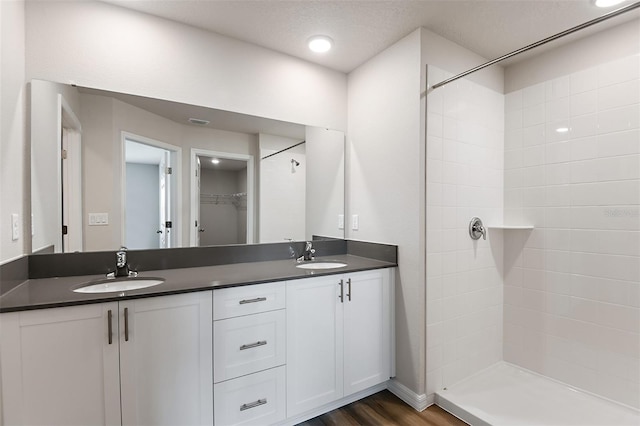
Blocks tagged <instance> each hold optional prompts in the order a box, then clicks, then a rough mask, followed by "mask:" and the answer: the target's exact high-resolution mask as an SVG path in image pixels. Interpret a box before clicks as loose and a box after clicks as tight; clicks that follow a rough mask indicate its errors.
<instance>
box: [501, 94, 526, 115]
mask: <svg viewBox="0 0 640 426" xmlns="http://www.w3.org/2000/svg"><path fill="white" fill-rule="evenodd" d="M504 108H505V110H509V111H511V110H515V109H521V108H522V90H516V91H515V92H511V93H507V94H506V95H505V96H504Z"/></svg>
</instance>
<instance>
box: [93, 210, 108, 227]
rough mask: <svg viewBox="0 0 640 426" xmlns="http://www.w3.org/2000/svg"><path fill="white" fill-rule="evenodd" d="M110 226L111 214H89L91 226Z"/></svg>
mask: <svg viewBox="0 0 640 426" xmlns="http://www.w3.org/2000/svg"><path fill="white" fill-rule="evenodd" d="M108 224H109V213H89V226H104V225H108Z"/></svg>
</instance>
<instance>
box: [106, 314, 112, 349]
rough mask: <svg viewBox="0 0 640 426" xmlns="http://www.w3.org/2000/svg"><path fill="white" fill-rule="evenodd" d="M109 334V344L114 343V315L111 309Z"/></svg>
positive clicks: (108, 321) (108, 315)
mask: <svg viewBox="0 0 640 426" xmlns="http://www.w3.org/2000/svg"><path fill="white" fill-rule="evenodd" d="M107 333H108V334H109V344H112V343H113V313H112V312H111V309H109V310H108V311H107Z"/></svg>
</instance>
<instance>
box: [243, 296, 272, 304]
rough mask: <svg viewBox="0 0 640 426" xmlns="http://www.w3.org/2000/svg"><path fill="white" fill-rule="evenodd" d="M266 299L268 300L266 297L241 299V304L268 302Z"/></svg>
mask: <svg viewBox="0 0 640 426" xmlns="http://www.w3.org/2000/svg"><path fill="white" fill-rule="evenodd" d="M266 301H267V298H266V297H256V298H255V299H245V300H241V301H240V302H239V303H240V304H241V305H246V304H247V303H256V302H266Z"/></svg>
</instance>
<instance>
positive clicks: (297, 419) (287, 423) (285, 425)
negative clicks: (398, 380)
mask: <svg viewBox="0 0 640 426" xmlns="http://www.w3.org/2000/svg"><path fill="white" fill-rule="evenodd" d="M388 383H389V382H384V383H380V384H379V385H376V386H373V387H370V388H367V389H365V390H363V391H360V392H356V393H354V394H352V395H349V396H347V397H345V398H341V399H339V400H337V401H333V402H330V403H329V404H325V405H323V406H322V407H318V408H316V409H314V410H311V411H307V412H306V413H302V414H299V415H297V416H293V417H290V418H288V419H286V420H284V421H283V422H282V423H278V425H279V426H293V425H297V424H298V423H302V422H305V421H307V420H309V419H312V418H314V417H318V416H320V415H322V414H325V413H328V412H329V411H332V410H335V409H336V408H340V407H343V406H345V405H347V404H351V403H352V402H356V401H358V400H360V399H362V398H366V397H368V396H371V395H373V394H374V393H378V392H380V391H383V390H385V389H387V388H388Z"/></svg>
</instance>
